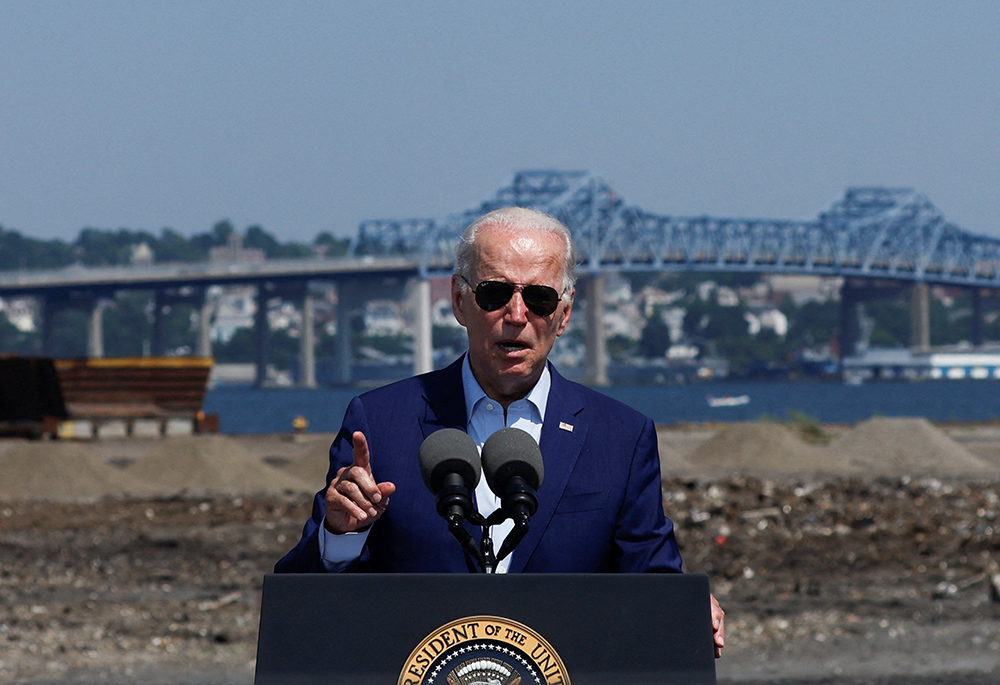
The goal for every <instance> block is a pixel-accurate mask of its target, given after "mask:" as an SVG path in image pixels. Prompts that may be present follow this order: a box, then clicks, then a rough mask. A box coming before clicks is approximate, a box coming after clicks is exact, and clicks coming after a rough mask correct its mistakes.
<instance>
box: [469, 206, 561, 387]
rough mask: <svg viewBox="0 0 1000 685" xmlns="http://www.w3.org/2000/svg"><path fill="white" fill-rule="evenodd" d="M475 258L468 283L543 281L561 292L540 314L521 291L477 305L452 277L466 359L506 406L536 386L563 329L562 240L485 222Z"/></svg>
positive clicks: (481, 381) (557, 236)
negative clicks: (496, 303)
mask: <svg viewBox="0 0 1000 685" xmlns="http://www.w3.org/2000/svg"><path fill="white" fill-rule="evenodd" d="M476 243H477V245H478V259H477V261H476V263H475V273H473V274H472V276H473V277H472V278H470V279H469V280H470V281H471V282H472V286H471V288H475V287H476V286H477V285H478V284H479V283H481V282H482V281H504V282H507V283H517V284H521V285H547V286H550V287H552V288H555V289H556V291H557V292H559V293H560V294H561V295H562V298H561V300H560V301H559V306H558V307H557V308H556V311H555V312H553V313H552V314H550V315H548V316H539V315H538V314H535V313H534V312H532V311H531V310H529V309H528V308H527V307H526V306H525V304H524V298H523V296H522V293H521V292H520V290H517V291H515V292H514V295H513V297H511V299H510V301H509V302H508V303H507V304H506V305H504V306H502V307H500V308H499V309H497V310H495V311H492V312H487V311H484V310H483V309H481V308H480V307H479V305H477V304H476V299H475V293H473V292H472V289H471V288H469V289H466V290H465V292H463V291H462V288H461V287H460V285H461V283H462V280H461V278H460V277H459V276H453V277H452V284H451V291H452V310H453V311H454V312H455V318H456V319H458V322H459V323H460V324H462V325H463V326H465V328H466V331H467V332H468V335H469V363H470V364H471V366H472V372H473V374H474V375H475V377H476V380H477V381H479V385H480V386H482V388H483V390H484V391H485V392H486V394H487V395H488V396H489V397H491V398H492V399H494V400H497V401H498V402H501V403H502V404H504V406H507V405H509V404H510V402H513V401H514V400H517V399H520V398H522V397H524V396H525V395H527V393H528V391H530V390H531V388H532V387H533V386H534V384H535V382H536V381H537V380H538V378H539V376H541V374H542V370H543V369H544V368H545V360H546V358H547V357H548V356H549V352H550V351H551V350H552V345H553V344H555V341H556V338H557V337H559V336H560V335H562V334H563V332H564V331H565V330H566V324H567V323H568V322H569V315H570V310H571V309H572V308H573V299H572V297H573V293H572V292H569V293H565V294H563V293H562V287H563V281H562V277H563V257H564V255H565V251H566V250H565V243H564V242H563V240H562V238H561V237H560V236H559V235H557V234H555V233H544V232H537V231H522V230H518V229H510V228H501V227H497V226H486V227H484V228H482V229H480V230H479V233H478V234H477V236H476Z"/></svg>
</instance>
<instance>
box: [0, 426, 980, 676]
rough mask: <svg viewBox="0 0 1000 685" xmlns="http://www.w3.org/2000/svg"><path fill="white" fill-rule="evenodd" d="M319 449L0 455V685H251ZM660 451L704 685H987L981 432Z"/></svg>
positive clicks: (823, 437)
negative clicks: (271, 588)
mask: <svg viewBox="0 0 1000 685" xmlns="http://www.w3.org/2000/svg"><path fill="white" fill-rule="evenodd" d="M803 437H805V438H808V440H806V439H803ZM331 438H332V436H330V435H307V436H302V437H299V438H297V439H293V438H292V437H291V436H254V437H252V438H251V437H239V438H237V437H226V436H201V437H174V438H167V439H155V438H154V439H132V440H105V441H98V442H70V441H61V442H42V443H27V442H22V441H3V442H0V595H2V597H3V602H2V604H0V682H17V683H22V682H23V683H32V682H33V683H49V682H51V683H56V682H69V683H74V682H75V683H89V684H96V683H107V684H111V683H116V684H117V683H125V682H135V681H136V680H143V681H144V682H149V683H182V682H184V683H210V682H211V683H233V684H236V683H247V684H249V683H251V682H252V680H253V658H254V650H255V646H256V627H257V621H258V619H259V614H258V612H259V593H260V580H261V578H262V576H263V574H264V573H266V572H269V571H270V569H271V568H272V566H273V564H274V561H275V560H276V559H277V558H278V557H280V556H281V555H282V554H283V553H284V552H285V551H286V550H287V549H288V548H289V547H290V546H291V545H292V544H293V543H294V542H295V540H297V538H298V535H299V531H300V530H301V526H302V523H303V521H304V520H305V518H306V516H307V515H308V510H309V505H310V497H311V494H312V492H314V491H315V490H316V489H317V488H318V486H319V484H320V483H321V482H322V479H323V477H324V474H325V472H326V449H327V447H328V445H329V442H330V439H331ZM659 438H660V447H661V457H662V462H663V476H664V478H663V493H664V506H665V509H666V511H667V512H668V514H669V515H670V516H671V518H673V520H674V521H675V523H676V526H677V531H678V539H679V541H680V544H681V545H682V548H683V553H684V557H685V565H686V568H687V570H689V571H694V572H704V573H708V574H709V576H710V578H711V580H712V585H713V590H714V591H715V593H716V594H717V595H718V596H719V599H720V600H721V601H722V602H723V604H724V605H725V607H726V609H727V612H728V618H727V624H728V632H729V639H728V646H727V648H726V650H725V652H726V654H725V657H724V658H723V659H722V660H721V661H720V662H719V664H718V669H719V676H720V681H722V682H747V683H749V682H765V681H766V682H774V681H784V682H789V683H790V682H808V681H816V682H828V683H833V682H890V681H895V682H916V681H917V679H921V678H923V679H926V680H923V681H921V682H956V683H957V682H963V683H977V684H978V683H983V684H985V683H988V682H998V681H1000V601H998V600H1000V598H998V599H997V600H994V599H993V598H992V596H991V588H990V582H991V578H992V577H993V576H994V575H995V574H998V573H1000V485H998V483H1000V427H995V426H980V427H975V426H971V427H970V426H966V427H956V428H949V429H942V428H939V427H936V426H933V425H931V424H929V423H927V422H926V421H923V420H920V419H903V420H898V419H874V420H872V421H869V422H865V423H862V424H859V425H857V426H839V427H822V428H821V429H819V430H817V428H816V427H812V426H810V427H805V426H797V425H781V424H775V423H749V424H735V425H732V426H690V427H684V428H673V429H671V428H665V427H664V428H661V430H660V431H659ZM821 678H827V680H820V679H821Z"/></svg>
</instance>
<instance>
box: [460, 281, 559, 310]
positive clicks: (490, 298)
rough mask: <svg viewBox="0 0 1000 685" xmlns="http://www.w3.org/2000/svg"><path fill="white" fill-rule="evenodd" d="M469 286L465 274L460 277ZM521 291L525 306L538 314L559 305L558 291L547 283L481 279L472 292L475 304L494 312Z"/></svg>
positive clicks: (554, 308)
mask: <svg viewBox="0 0 1000 685" xmlns="http://www.w3.org/2000/svg"><path fill="white" fill-rule="evenodd" d="M460 278H461V279H462V280H463V281H465V282H466V283H467V284H468V286H469V287H470V288H472V284H471V283H469V280H468V279H467V278H466V277H465V276H461V277H460ZM517 291H521V298H522V299H523V300H524V304H525V306H527V308H528V309H530V310H531V311H532V312H533V313H535V314H537V315H538V316H548V315H549V314H551V313H552V312H554V311H555V310H556V308H557V307H558V306H559V300H560V297H559V292H558V291H557V290H556V289H555V288H550V287H549V286H547V285H522V284H520V283H507V282H506V281H483V282H482V283H480V284H479V285H477V286H476V287H475V288H472V292H474V293H475V294H476V304H477V305H479V308H480V309H482V310H483V311H486V312H495V311H496V310H498V309H500V308H501V307H503V306H504V305H506V304H507V303H508V302H510V298H512V297H514V293H515V292H517Z"/></svg>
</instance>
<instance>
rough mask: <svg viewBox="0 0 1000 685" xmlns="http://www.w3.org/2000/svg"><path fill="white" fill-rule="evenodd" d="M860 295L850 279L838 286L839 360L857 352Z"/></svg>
mask: <svg viewBox="0 0 1000 685" xmlns="http://www.w3.org/2000/svg"><path fill="white" fill-rule="evenodd" d="M859 302H861V297H860V294H859V293H858V291H857V288H855V287H854V286H853V285H852V284H851V281H850V279H847V278H845V279H844V282H843V284H842V285H841V286H840V336H839V342H840V358H841V359H843V358H844V357H850V356H852V355H854V354H855V353H857V351H858V303H859Z"/></svg>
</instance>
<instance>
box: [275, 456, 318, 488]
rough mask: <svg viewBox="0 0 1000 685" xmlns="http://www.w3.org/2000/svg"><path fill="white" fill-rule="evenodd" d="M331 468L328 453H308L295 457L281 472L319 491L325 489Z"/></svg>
mask: <svg viewBox="0 0 1000 685" xmlns="http://www.w3.org/2000/svg"><path fill="white" fill-rule="evenodd" d="M329 468H330V457H329V455H328V454H327V453H326V452H306V453H304V454H301V455H299V456H298V457H294V458H293V459H292V460H291V461H289V462H288V464H287V465H285V466H282V467H281V470H282V471H284V472H285V473H287V474H289V475H290V476H294V477H295V478H298V479H299V480H301V481H303V482H305V483H307V484H308V485H310V486H312V488H313V489H314V490H319V489H320V488H321V487H323V483H324V482H325V480H326V472H327V471H328V470H329Z"/></svg>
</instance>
